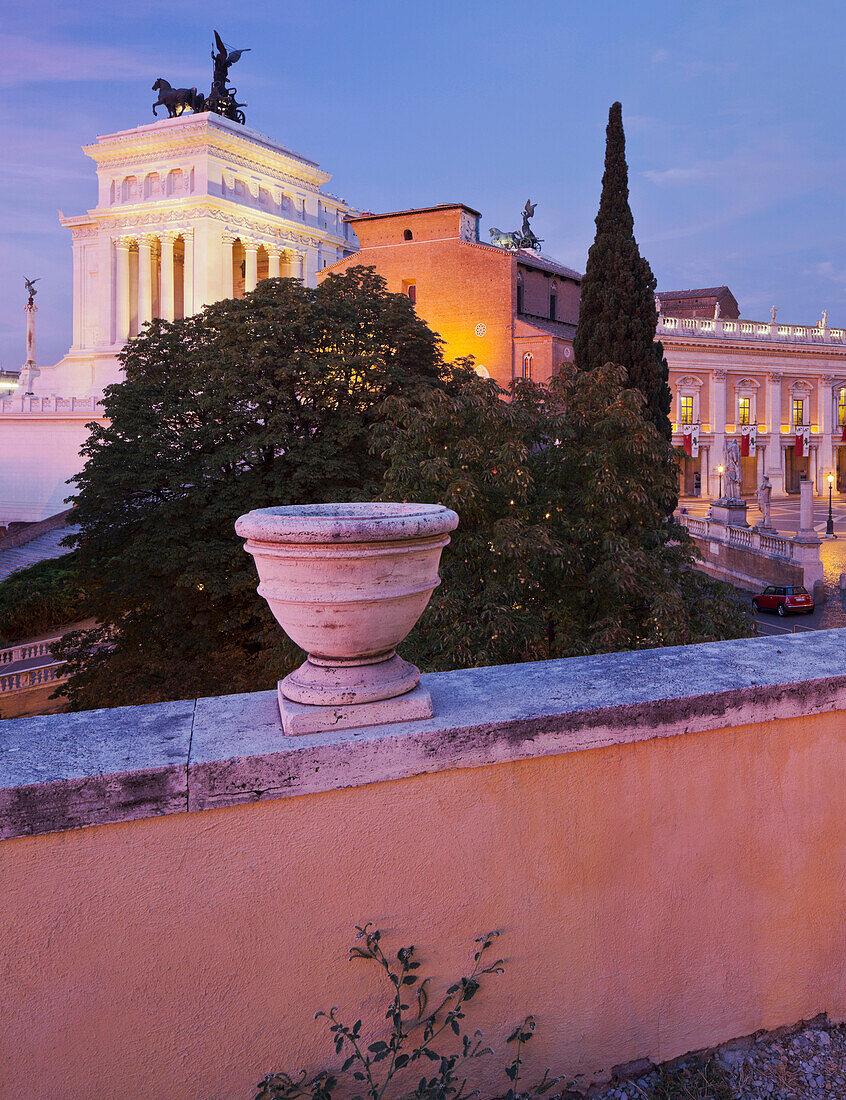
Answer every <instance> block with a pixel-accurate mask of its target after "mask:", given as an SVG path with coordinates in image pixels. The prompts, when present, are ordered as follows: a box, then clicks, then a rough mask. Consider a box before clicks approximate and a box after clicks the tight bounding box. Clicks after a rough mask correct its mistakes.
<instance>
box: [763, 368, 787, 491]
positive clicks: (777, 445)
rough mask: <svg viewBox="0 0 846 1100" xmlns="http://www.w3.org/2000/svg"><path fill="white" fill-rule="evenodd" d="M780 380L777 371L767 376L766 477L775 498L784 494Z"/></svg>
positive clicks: (780, 376)
mask: <svg viewBox="0 0 846 1100" xmlns="http://www.w3.org/2000/svg"><path fill="white" fill-rule="evenodd" d="M781 379H782V375H781V373H780V372H779V371H771V372H770V374H769V375H767V428H768V429H769V434H770V442H769V446H768V447H767V476H768V477H769V479H770V482H771V484H772V487H773V493H774V494H775V495H777V496H782V495H783V494H784V467H783V458H782V447H781Z"/></svg>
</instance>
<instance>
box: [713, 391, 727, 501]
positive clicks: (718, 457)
mask: <svg viewBox="0 0 846 1100" xmlns="http://www.w3.org/2000/svg"><path fill="white" fill-rule="evenodd" d="M711 378H712V388H711V393H710V395H709V396H710V398H711V415H712V418H713V422H714V451H713V454H712V456H711V499H712V500H716V499H717V498H718V497H719V495H720V475H719V472H718V470H717V466H719V465H721V464H722V463H723V459H724V453H725V442H726V371H724V370H715V371H714V372H713V374H712V376H711Z"/></svg>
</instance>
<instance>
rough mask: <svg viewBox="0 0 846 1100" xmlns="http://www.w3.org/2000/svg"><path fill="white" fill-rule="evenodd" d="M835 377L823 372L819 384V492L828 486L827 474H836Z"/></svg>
mask: <svg viewBox="0 0 846 1100" xmlns="http://www.w3.org/2000/svg"><path fill="white" fill-rule="evenodd" d="M836 381H837V379H836V378H835V377H834V375H831V374H824V375H823V376H822V378H821V379H820V385H819V402H820V407H819V415H818V419H817V423H818V424H819V426H820V432H821V435H820V437H819V442H818V444H817V446H818V447H819V457H820V465H821V467H822V469H821V470H820V484H819V492H824V491H825V490H826V489H827V488H828V482H827V481H825V478H826V476H827V475H828V474H836V473H837V471H836V470H835V469H834V446H833V440H832V433H833V431H834V385H835V383H836Z"/></svg>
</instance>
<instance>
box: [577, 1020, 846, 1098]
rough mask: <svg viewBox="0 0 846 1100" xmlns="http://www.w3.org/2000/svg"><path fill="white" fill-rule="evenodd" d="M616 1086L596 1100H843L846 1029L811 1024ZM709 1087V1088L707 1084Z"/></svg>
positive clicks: (733, 1045)
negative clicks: (712, 1060)
mask: <svg viewBox="0 0 846 1100" xmlns="http://www.w3.org/2000/svg"><path fill="white" fill-rule="evenodd" d="M713 1057H714V1062H716V1065H715V1064H714V1062H711V1064H710V1065H708V1059H702V1058H699V1059H692V1060H690V1061H688V1062H684V1063H682V1065H681V1066H680V1065H679V1064H678V1063H674V1064H673V1066H672V1067H665V1068H664V1070H663V1071H662V1070H660V1069H654V1070H652V1071H651V1072H649V1073H645V1074H643V1075H642V1076H640V1077H636V1078H634V1079H631V1080H628V1081H620V1082H618V1083H615V1084H612V1085H610V1086H608V1087H607V1088H606V1089H605V1090H604V1091H602V1092H600V1093H597V1094H595V1100H846V1025H840V1026H833V1025H831V1024H829V1023H828V1022H827V1021H823V1022H819V1021H817V1020H814V1021H813V1022H812V1023H811V1024H806V1025H800V1027H799V1028H798V1029H790V1030H788V1031H787V1032H786V1033H785V1032H781V1033H775V1034H766V1035H761V1036H760V1037H759V1038H758V1039H757V1040H756V1039H754V1037H753V1038H748V1039H743V1040H739V1041H737V1042H734V1043H727V1044H725V1045H724V1046H723V1047H721V1048H720V1049H719V1050H718V1051H717V1052H716V1053H715V1054H714V1056H713ZM709 1082H710V1083H709Z"/></svg>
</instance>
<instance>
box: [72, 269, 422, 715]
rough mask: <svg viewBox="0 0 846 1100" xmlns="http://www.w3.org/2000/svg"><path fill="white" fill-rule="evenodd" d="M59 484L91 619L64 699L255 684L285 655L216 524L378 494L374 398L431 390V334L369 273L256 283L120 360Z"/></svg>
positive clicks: (241, 563) (280, 669) (80, 636)
mask: <svg viewBox="0 0 846 1100" xmlns="http://www.w3.org/2000/svg"><path fill="white" fill-rule="evenodd" d="M122 362H123V367H124V371H125V378H124V380H123V381H122V382H120V383H118V384H117V385H114V386H110V387H108V389H107V391H106V395H105V402H104V405H105V408H104V413H105V417H106V418H107V419H108V423H107V424H106V425H101V426H95V427H94V428H93V430H92V432H91V435H90V436H89V438H88V440H87V442H86V444H85V446H84V448H83V453H84V456H85V458H86V460H87V461H86V463H85V467H84V469H83V470H82V472H81V473H80V474H79V475H78V476H77V477H76V479H75V481H76V487H77V494H76V498H75V503H76V511H75V521H76V522H77V523H78V524H79V527H80V532H79V534H78V535H77V536H76V538H75V542H76V546H77V554H76V556H77V560H78V567H79V571H80V575H81V576H82V577H83V580H84V586H85V589H86V592H87V594H88V597H89V601H90V606H91V614H93V615H94V616H95V617H96V619H97V621H98V623H99V627H98V628H97V630H96V631H88V632H83V633H76V634H72V635H68V636H67V638H66V639H65V641H64V643H63V646H62V654H61V655H62V656H63V657H64V658H65V659H66V660H67V661H68V662H69V664H70V666H71V669H72V671H73V673H74V675H73V676H72V678H71V680H70V681H69V682H68V684H67V685H66V686H65V689H64V690H65V691H66V693H67V694H68V695H69V696H70V700H71V703H72V705H74V706H77V707H85V706H109V705H111V706H114V705H120V704H124V703H137V702H151V701H155V700H162V699H174V698H185V697H190V696H192V695H196V694H198V693H199V694H210V693H213V694H223V693H226V692H231V691H239V690H241V691H245V690H250V689H253V690H257V689H259V688H264V687H270V686H272V685H274V684H275V682H276V679H277V677H278V676H279V675H280V674H282V673H284V672H286V671H288V670H289V669H290V668H291V667H292V666H293V663H294V662H295V660H296V659H297V653H296V651H295V649H294V647H293V645H292V644H291V643H289V642H288V641H287V640H286V639H285V637H284V635H283V634H282V632H281V630H280V629H279V627H278V626H277V625H276V623H275V621H274V620H273V618H272V616H271V615H270V612H269V610H268V609H267V606H266V605H265V603H264V601H263V600H261V599H259V598H258V597H257V596H256V592H255V588H256V579H255V573H254V569H253V565H252V561H251V560H250V559H249V557H248V556H247V555H246V554H244V552H243V549H242V544H241V540H240V539H238V537H237V536H236V535H235V531H234V526H233V525H234V523H235V520H236V519H237V517H238V516H239V515H241V514H242V513H244V512H247V511H249V510H250V509H251V508H255V507H264V506H268V505H271V504H289V503H310V502H316V501H339V500H350V499H352V500H356V499H358V500H360V499H366V498H368V497H372V496H374V495H376V496H378V495H379V491H380V488H381V481H382V472H383V468H384V462H383V460H382V459H381V458H380V457H379V456H378V455H377V454H375V453H373V452H372V451H371V450H370V449H369V448H368V441H369V438H370V433H371V431H372V429H373V428H374V426H375V425H376V424H378V422H379V420H380V419H381V418H382V417H383V415H384V413H383V408H384V405H385V402H386V400H387V399H388V398H389V397H391V396H392V395H397V394H400V393H401V394H403V395H404V396H405V398H406V399H407V400H408V401H409V402H410V403H411V404H412V405H413V404H414V403H415V401H417V400H418V397H419V395H420V394H421V393H422V392H425V391H426V390H427V389H430V388H432V387H437V386H439V385H441V384H442V382H441V378H440V370H441V354H440V349H439V341H438V338H437V337H436V336H435V335H434V334H433V333H432V332H431V331H430V330H429V329H428V328H427V326H426V325H425V324H424V323H423V322H422V321H420V320H419V318H418V317H417V315H416V314H415V312H414V310H413V309H412V307H411V304H410V302H409V301H408V299H407V297H405V296H404V295H401V294H389V293H388V292H387V291H386V289H385V285H384V282H383V281H382V280H381V279H380V278H379V277H378V276H376V275H375V274H374V272H373V270H372V269H371V268H356V269H354V270H353V271H352V272H350V273H349V274H347V275H344V276H342V277H337V276H334V277H330V278H328V279H327V280H326V281H325V282H324V283H323V284H322V285H321V286H320V287H318V288H317V289H316V290H310V289H307V288H304V287H303V286H301V285H300V283H299V282H298V281H296V280H292V279H276V280H267V281H263V282H262V283H260V284H259V286H258V288H257V289H256V290H255V291H253V292H252V293H250V294H248V295H247V296H246V297H245V298H244V299H242V300H234V299H230V300H226V301H221V302H218V303H216V304H215V305H212V306H207V307H206V308H205V309H204V310H203V311H202V312H201V313H200V314H198V315H196V316H194V317H190V318H187V319H185V320H179V321H175V322H167V321H163V320H157V321H154V322H153V323H152V324H151V325H149V326H148V327H147V328H146V330H145V332H144V334H143V335H142V336H141V337H140V338H138V339H136V340H133V341H131V342H130V343H129V344H128V345H127V346H126V348H125V349H124V351H123V353H122Z"/></svg>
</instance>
